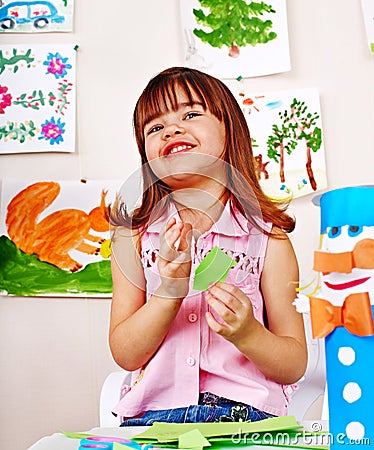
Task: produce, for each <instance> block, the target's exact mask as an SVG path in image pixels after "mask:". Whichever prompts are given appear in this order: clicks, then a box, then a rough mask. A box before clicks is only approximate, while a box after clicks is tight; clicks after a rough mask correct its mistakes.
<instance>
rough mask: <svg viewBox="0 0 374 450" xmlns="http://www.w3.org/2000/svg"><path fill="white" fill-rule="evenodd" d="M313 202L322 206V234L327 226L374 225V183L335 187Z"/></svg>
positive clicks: (317, 196) (315, 198)
mask: <svg viewBox="0 0 374 450" xmlns="http://www.w3.org/2000/svg"><path fill="white" fill-rule="evenodd" d="M312 202H313V204H314V205H316V206H320V207H321V234H322V233H325V232H326V228H327V227H341V226H344V225H354V226H364V225H366V226H369V227H370V226H374V185H366V186H351V187H345V188H340V189H333V190H331V191H327V192H325V193H323V194H320V195H316V196H315V197H313V199H312Z"/></svg>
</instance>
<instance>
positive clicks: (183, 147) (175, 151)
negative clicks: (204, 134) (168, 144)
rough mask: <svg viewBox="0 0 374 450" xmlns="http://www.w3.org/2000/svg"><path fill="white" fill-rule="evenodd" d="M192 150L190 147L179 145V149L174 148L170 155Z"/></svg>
mask: <svg viewBox="0 0 374 450" xmlns="http://www.w3.org/2000/svg"><path fill="white" fill-rule="evenodd" d="M190 148H192V147H191V146H190V145H178V147H174V148H172V149H171V150H170V154H172V153H178V152H181V151H182V150H187V149H190Z"/></svg>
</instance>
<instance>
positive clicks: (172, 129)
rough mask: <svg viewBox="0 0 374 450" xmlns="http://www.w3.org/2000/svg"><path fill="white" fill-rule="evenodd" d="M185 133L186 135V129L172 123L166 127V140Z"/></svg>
mask: <svg viewBox="0 0 374 450" xmlns="http://www.w3.org/2000/svg"><path fill="white" fill-rule="evenodd" d="M183 133H184V128H183V127H182V126H181V125H179V124H177V123H172V124H169V125H166V126H165V128H164V138H165V139H169V138H171V137H173V136H176V135H179V134H183Z"/></svg>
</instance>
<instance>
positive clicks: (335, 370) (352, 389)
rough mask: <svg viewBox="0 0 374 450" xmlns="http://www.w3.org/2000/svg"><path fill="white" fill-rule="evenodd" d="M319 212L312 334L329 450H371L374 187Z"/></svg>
mask: <svg viewBox="0 0 374 450" xmlns="http://www.w3.org/2000/svg"><path fill="white" fill-rule="evenodd" d="M313 202H314V203H315V204H319V205H320V208H321V249H320V250H319V251H316V252H315V255H314V270H316V271H317V272H320V287H319V288H318V291H317V292H316V293H315V294H314V295H313V296H312V297H310V299H309V303H310V315H311V325H312V334H313V337H314V338H315V339H321V338H325V354H326V378H327V386H328V407H329V430H330V448H331V449H335V448H336V449H337V448H343V446H344V448H347V445H350V444H351V445H352V443H355V444H358V443H362V444H366V446H367V447H366V448H374V420H373V417H372V416H373V405H374V325H373V306H372V305H373V304H374V186H356V187H347V188H342V189H336V190H332V191H328V192H326V193H324V194H322V195H321V196H318V197H315V198H314V199H313Z"/></svg>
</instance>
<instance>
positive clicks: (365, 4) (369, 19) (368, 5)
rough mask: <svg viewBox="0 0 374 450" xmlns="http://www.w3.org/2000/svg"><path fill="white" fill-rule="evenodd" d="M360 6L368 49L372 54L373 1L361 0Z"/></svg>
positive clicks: (373, 44) (373, 51)
mask: <svg viewBox="0 0 374 450" xmlns="http://www.w3.org/2000/svg"><path fill="white" fill-rule="evenodd" d="M361 5H362V12H363V16H364V22H365V29H366V34H367V39H368V44H369V48H370V51H371V53H373V54H374V1H373V0H361Z"/></svg>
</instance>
